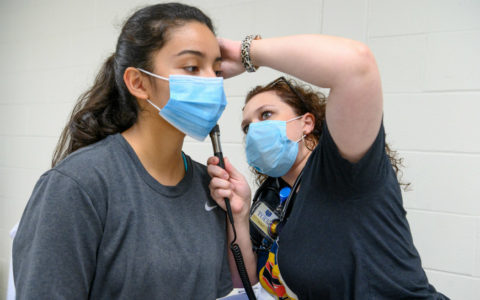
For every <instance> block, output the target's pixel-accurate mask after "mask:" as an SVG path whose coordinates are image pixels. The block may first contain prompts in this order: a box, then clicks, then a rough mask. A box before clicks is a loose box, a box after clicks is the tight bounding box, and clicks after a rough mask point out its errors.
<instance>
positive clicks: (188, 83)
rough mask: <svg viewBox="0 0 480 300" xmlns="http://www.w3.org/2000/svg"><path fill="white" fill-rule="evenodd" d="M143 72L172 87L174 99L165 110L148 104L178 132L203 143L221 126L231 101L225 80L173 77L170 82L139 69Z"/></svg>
mask: <svg viewBox="0 0 480 300" xmlns="http://www.w3.org/2000/svg"><path fill="white" fill-rule="evenodd" d="M138 70H140V71H141V72H143V73H145V74H148V75H150V76H153V77H155V78H159V79H162V80H166V81H168V82H169V86H170V99H169V100H168V102H167V104H166V105H165V106H164V107H163V108H159V107H158V106H156V105H155V104H153V102H152V101H150V100H149V99H147V101H148V102H149V103H150V104H151V105H153V106H154V107H155V108H156V109H158V111H159V114H160V116H161V117H162V118H164V119H165V120H166V121H167V122H169V123H170V124H172V125H173V126H174V127H175V128H177V129H178V130H180V131H181V132H183V133H185V134H186V135H189V136H191V137H192V138H194V139H196V140H199V141H203V140H204V139H205V138H206V137H207V136H208V134H209V133H210V130H212V128H213V127H214V126H215V124H217V121H218V119H220V116H221V115H222V113H223V110H224V109H225V106H226V105H227V100H226V97H225V91H224V90H223V78H222V77H199V76H189V75H170V77H169V78H165V77H162V76H160V75H157V74H153V73H151V72H148V71H145V70H143V69H138Z"/></svg>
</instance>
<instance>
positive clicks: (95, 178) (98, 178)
mask: <svg viewBox="0 0 480 300" xmlns="http://www.w3.org/2000/svg"><path fill="white" fill-rule="evenodd" d="M119 138H121V137H120V136H119V135H117V134H116V135H112V136H108V137H106V138H104V139H103V140H101V141H99V142H97V143H95V144H92V145H89V146H86V147H84V148H81V149H79V150H77V151H75V152H73V153H71V154H70V155H69V156H67V157H66V158H65V159H64V160H62V161H61V162H60V163H59V164H57V165H56V166H55V167H54V168H53V169H52V170H51V172H50V173H52V174H54V173H58V174H62V175H63V176H66V177H69V178H70V179H71V180H73V181H75V182H76V183H77V184H78V185H79V186H81V187H82V188H83V189H85V190H92V192H93V193H94V194H98V193H102V189H104V188H105V186H104V185H105V184H106V183H108V182H110V181H111V179H110V178H111V177H115V176H119V175H120V168H121V166H122V164H124V163H125V161H128V159H125V157H127V154H126V153H125V151H124V150H123V149H122V145H121V144H120V143H119V141H118V139H119ZM50 176H52V175H50Z"/></svg>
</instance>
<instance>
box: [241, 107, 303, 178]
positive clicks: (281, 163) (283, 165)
mask: <svg viewBox="0 0 480 300" xmlns="http://www.w3.org/2000/svg"><path fill="white" fill-rule="evenodd" d="M301 117H302V116H299V117H296V118H293V119H290V120H288V121H278V120H267V121H261V122H255V123H251V124H250V125H249V126H248V133H247V141H246V152H247V161H248V164H249V165H250V166H252V167H254V168H255V169H256V170H257V171H258V172H260V173H262V174H265V175H268V176H271V177H281V176H283V175H285V174H286V173H287V172H288V171H289V170H290V168H291V167H292V166H293V163H294V162H295V159H296V158H297V154H298V142H299V141H300V140H302V139H303V137H304V136H302V138H300V139H299V140H298V141H292V140H290V139H289V138H288V137H287V122H290V121H293V120H297V119H299V118H301Z"/></svg>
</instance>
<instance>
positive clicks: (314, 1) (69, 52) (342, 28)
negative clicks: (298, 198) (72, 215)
mask: <svg viewBox="0 0 480 300" xmlns="http://www.w3.org/2000/svg"><path fill="white" fill-rule="evenodd" d="M183 2H186V3H191V4H193V5H196V6H199V7H200V8H202V9H203V10H204V11H205V12H206V13H207V14H208V15H210V16H211V18H212V19H213V21H214V23H215V25H216V28H217V33H218V35H220V36H224V37H228V38H233V39H241V38H242V37H243V36H244V35H246V34H251V33H260V34H262V35H263V36H264V37H273V36H280V35H290V34H297V33H324V34H331V35H340V36H344V37H348V38H352V39H356V40H360V41H362V42H364V43H366V44H368V45H369V46H370V48H371V49H372V51H373V52H374V54H375V56H376V58H377V62H378V65H379V68H380V71H381V74H382V80H383V89H384V95H385V97H384V99H385V109H384V112H385V115H384V121H385V128H386V131H387V140H388V142H389V143H390V144H391V146H392V147H393V148H394V149H396V150H398V151H399V155H400V156H401V157H403V158H404V162H405V168H404V170H403V172H404V177H403V178H404V181H407V182H410V183H411V190H410V191H408V192H405V193H404V201H405V206H406V208H407V211H408V218H409V222H410V226H411V229H412V232H413V236H414V240H415V243H416V245H417V248H418V250H419V252H420V254H421V256H422V261H423V265H424V267H425V269H426V271H427V275H428V277H429V279H430V281H431V282H432V283H433V284H434V285H435V286H436V287H437V289H439V290H440V291H442V292H444V293H446V294H447V295H449V296H450V297H451V298H452V299H472V300H473V299H478V295H480V204H479V203H480V184H478V183H479V182H480V171H479V170H480V133H479V132H480V131H479V130H478V129H480V118H479V117H478V113H477V112H478V111H480V55H478V53H480V18H479V17H478V16H479V15H480V1H477V0H436V1H435V0H403V1H398V0H397V1H394V0H298V1H285V0H282V1H279V0H276V1H275V0H264V1H253V0H241V1H217V0H198V1H193V0H192V1H190V2H189V1H183ZM149 3H155V1H151V0H149V1H140V0H134V1H131V0H121V1H118V0H115V1H114V0H85V1H63V0H44V1H33V0H4V1H1V3H0V28H1V30H0V66H2V72H1V73H0V89H1V91H2V93H1V95H0V299H3V297H4V295H5V292H6V283H7V272H8V264H9V261H10V252H11V241H10V239H9V237H8V232H9V230H10V229H11V228H12V227H13V226H14V224H15V223H16V222H18V220H19V219H20V217H21V214H22V211H23V208H24V206H25V204H26V202H27V200H28V198H29V196H30V193H31V191H32V189H33V186H34V184H35V182H36V181H37V179H38V178H39V176H40V175H41V174H42V173H43V172H44V171H46V170H47V169H48V168H49V166H50V160H51V154H52V151H53V149H54V147H55V144H56V141H57V138H58V136H59V134H60V132H61V130H62V128H63V126H64V124H65V122H66V120H67V118H68V115H69V112H70V110H71V108H72V106H73V103H74V102H75V100H76V98H77V97H78V96H79V95H80V93H81V92H82V91H84V90H85V89H86V88H87V87H88V86H89V85H90V84H91V83H92V81H93V78H94V75H95V74H96V72H97V71H98V69H99V67H100V64H101V63H102V62H103V61H104V59H105V58H106V57H107V56H108V55H109V54H110V53H111V52H113V51H114V47H115V41H116V38H117V36H118V33H119V29H120V27H121V24H122V22H123V20H124V19H125V18H126V17H127V16H129V15H130V14H131V13H132V12H133V11H135V10H136V9H137V8H139V7H141V6H143V5H145V4H149ZM278 74H279V73H278V72H276V71H272V70H268V69H261V70H260V71H259V72H257V73H256V74H254V75H250V74H249V75H242V76H239V77H238V78H234V79H231V80H228V81H226V83H225V86H226V93H227V96H228V100H229V105H228V107H227V109H226V111H225V113H224V115H223V116H222V118H221V120H220V126H221V129H222V136H221V137H222V141H223V150H224V153H225V155H226V156H228V157H230V158H231V160H233V161H234V162H235V163H236V165H237V166H238V168H239V169H240V170H242V171H243V172H244V173H245V174H248V166H247V165H246V163H245V155H244V151H243V147H242V145H243V144H242V143H243V136H242V133H241V132H240V126H239V122H240V119H241V114H240V110H241V107H242V106H243V97H244V96H245V94H246V92H247V90H248V89H249V88H251V87H253V86H254V85H256V84H257V83H265V82H267V81H270V80H271V79H273V78H275V77H276V76H277V75H278ZM326 92H328V91H326ZM185 151H186V152H187V153H189V154H190V155H191V156H192V157H194V158H195V159H197V160H199V161H201V162H205V161H206V158H207V157H208V156H210V153H211V152H212V148H211V145H210V141H209V140H206V141H205V142H203V143H199V142H196V141H194V140H193V139H190V138H187V139H186V141H185Z"/></svg>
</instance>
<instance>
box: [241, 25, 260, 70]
mask: <svg viewBox="0 0 480 300" xmlns="http://www.w3.org/2000/svg"><path fill="white" fill-rule="evenodd" d="M259 39H261V36H260V35H258V34H257V35H247V36H246V37H245V38H244V39H243V40H242V43H241V47H240V55H241V61H242V64H243V67H244V68H245V70H246V71H247V72H250V73H251V72H255V71H256V70H257V69H258V68H259V66H258V65H256V64H255V63H254V60H253V59H252V55H251V53H252V44H253V43H254V41H257V40H259Z"/></svg>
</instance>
